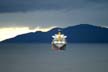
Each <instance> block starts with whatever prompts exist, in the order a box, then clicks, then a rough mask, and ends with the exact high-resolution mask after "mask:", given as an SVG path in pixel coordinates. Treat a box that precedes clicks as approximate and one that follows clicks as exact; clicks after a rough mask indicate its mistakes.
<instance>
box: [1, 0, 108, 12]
mask: <svg viewBox="0 0 108 72" xmlns="http://www.w3.org/2000/svg"><path fill="white" fill-rule="evenodd" d="M88 2H108V1H107V0H0V12H1V13H2V12H19V11H21V12H26V11H32V10H60V9H76V8H81V7H84V6H85V5H86V4H88Z"/></svg>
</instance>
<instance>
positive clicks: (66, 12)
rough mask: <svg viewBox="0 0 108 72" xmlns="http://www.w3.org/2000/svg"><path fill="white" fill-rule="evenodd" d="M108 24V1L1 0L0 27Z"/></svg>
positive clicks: (107, 25)
mask: <svg viewBox="0 0 108 72" xmlns="http://www.w3.org/2000/svg"><path fill="white" fill-rule="evenodd" d="M82 23H84V24H94V25H99V26H106V27H108V0H0V27H30V28H34V27H37V26H40V27H50V26H61V27H66V26H71V25H76V24H82Z"/></svg>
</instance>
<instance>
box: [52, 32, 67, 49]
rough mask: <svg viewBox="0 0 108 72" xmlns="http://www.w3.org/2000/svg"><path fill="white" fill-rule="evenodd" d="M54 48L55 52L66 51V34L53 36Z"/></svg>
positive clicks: (59, 33)
mask: <svg viewBox="0 0 108 72" xmlns="http://www.w3.org/2000/svg"><path fill="white" fill-rule="evenodd" d="M52 38H53V40H52V48H53V49H55V50H65V47H66V38H67V36H65V35H64V34H61V32H58V34H55V35H53V36H52Z"/></svg>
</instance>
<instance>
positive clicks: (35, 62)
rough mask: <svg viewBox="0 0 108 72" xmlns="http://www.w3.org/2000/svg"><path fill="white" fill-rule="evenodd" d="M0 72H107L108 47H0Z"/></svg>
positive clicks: (71, 45) (2, 45)
mask: <svg viewBox="0 0 108 72" xmlns="http://www.w3.org/2000/svg"><path fill="white" fill-rule="evenodd" d="M0 72H108V44H67V47H66V50H64V51H56V50H52V49H51V45H50V44H0Z"/></svg>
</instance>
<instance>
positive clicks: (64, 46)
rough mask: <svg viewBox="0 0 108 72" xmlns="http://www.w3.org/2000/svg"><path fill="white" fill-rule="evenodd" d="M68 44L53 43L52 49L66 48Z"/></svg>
mask: <svg viewBox="0 0 108 72" xmlns="http://www.w3.org/2000/svg"><path fill="white" fill-rule="evenodd" d="M65 48H66V44H63V45H62V46H58V45H57V44H54V43H52V49H54V50H65Z"/></svg>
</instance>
